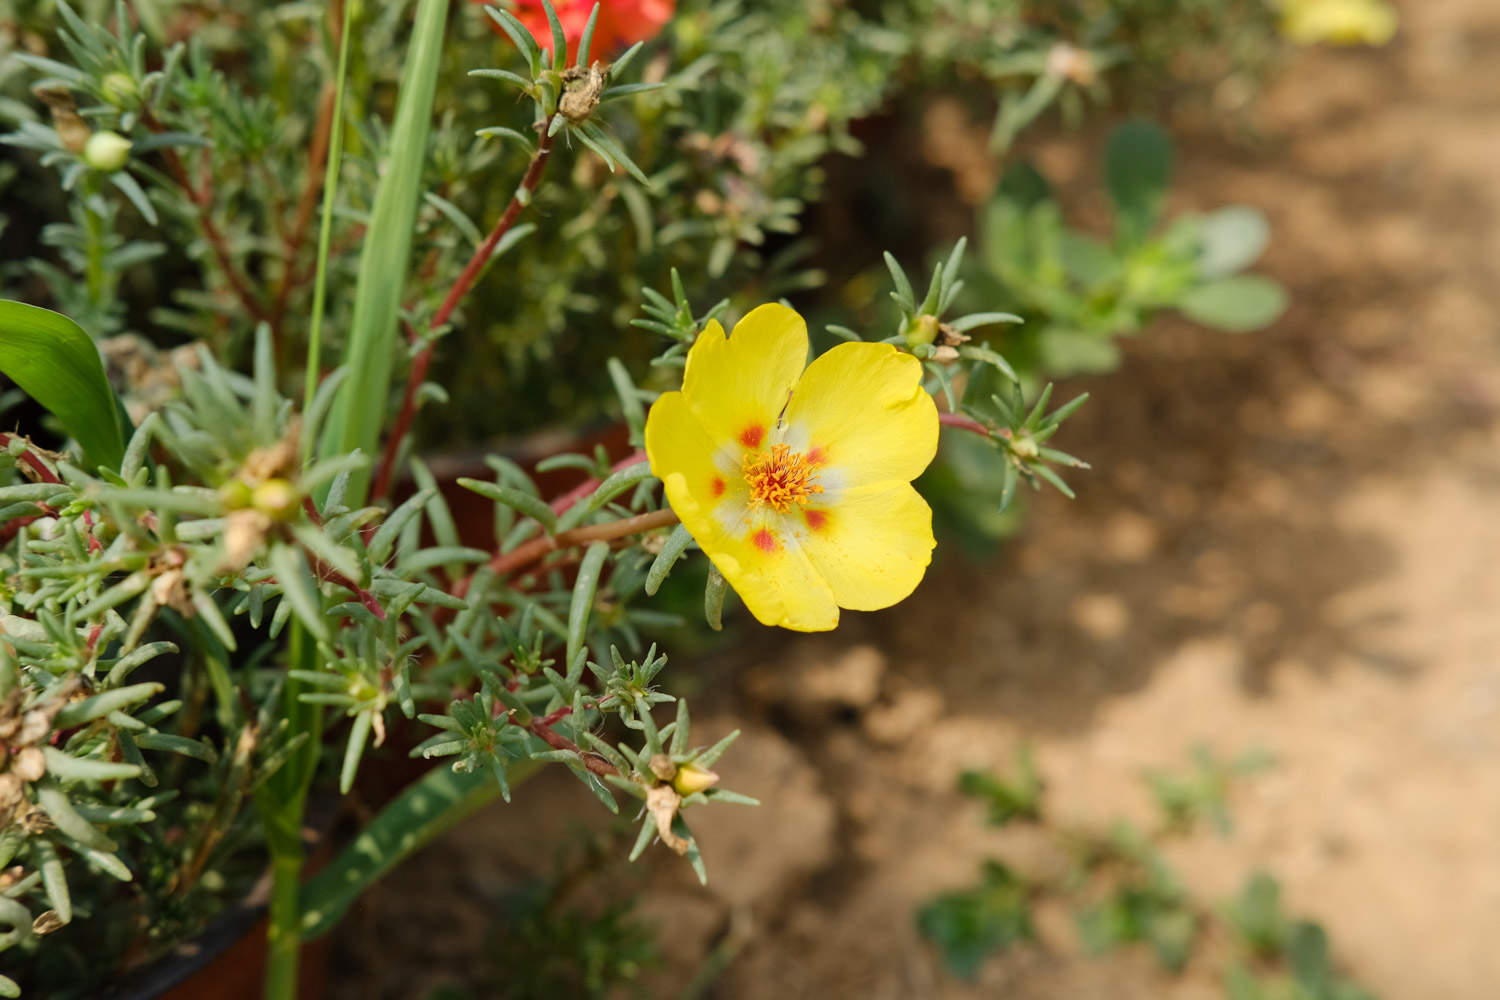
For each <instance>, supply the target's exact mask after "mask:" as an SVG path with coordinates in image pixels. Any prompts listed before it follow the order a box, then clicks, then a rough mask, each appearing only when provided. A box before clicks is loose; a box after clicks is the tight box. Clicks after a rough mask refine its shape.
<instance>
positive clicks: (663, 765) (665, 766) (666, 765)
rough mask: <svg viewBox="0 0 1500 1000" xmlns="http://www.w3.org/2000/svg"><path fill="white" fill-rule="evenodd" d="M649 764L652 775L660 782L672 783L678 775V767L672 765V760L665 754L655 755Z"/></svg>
mask: <svg viewBox="0 0 1500 1000" xmlns="http://www.w3.org/2000/svg"><path fill="white" fill-rule="evenodd" d="M648 763H649V765H650V767H651V773H652V774H654V775H656V777H657V780H658V781H671V780H672V778H673V776H674V775H676V774H677V765H676V764H674V763H672V758H671V757H668V756H667V755H666V754H664V753H659V754H653V755H652V757H651V760H650V761H649V762H648Z"/></svg>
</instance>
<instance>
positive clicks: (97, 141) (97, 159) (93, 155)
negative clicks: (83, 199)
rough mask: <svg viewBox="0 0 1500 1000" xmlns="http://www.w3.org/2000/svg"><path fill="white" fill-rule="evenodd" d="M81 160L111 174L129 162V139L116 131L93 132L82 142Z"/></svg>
mask: <svg viewBox="0 0 1500 1000" xmlns="http://www.w3.org/2000/svg"><path fill="white" fill-rule="evenodd" d="M83 162H85V163H87V164H88V165H89V166H91V167H93V168H94V169H95V170H98V171H102V172H103V173H106V174H112V173H114V172H115V171H116V170H119V169H121V168H123V167H124V166H125V164H127V163H129V162H130V140H129V139H127V138H125V137H124V136H123V135H121V134H120V133H118V132H109V131H99V132H95V133H94V134H93V135H91V136H89V138H88V142H86V143H84V146H83Z"/></svg>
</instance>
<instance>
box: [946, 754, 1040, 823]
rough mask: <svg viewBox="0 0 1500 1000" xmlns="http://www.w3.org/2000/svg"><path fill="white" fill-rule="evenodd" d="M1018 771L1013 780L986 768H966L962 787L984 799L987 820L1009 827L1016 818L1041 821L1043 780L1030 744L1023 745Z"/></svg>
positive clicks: (1017, 763)
mask: <svg viewBox="0 0 1500 1000" xmlns="http://www.w3.org/2000/svg"><path fill="white" fill-rule="evenodd" d="M1016 771H1017V773H1016V776H1015V778H1013V779H1011V780H1006V779H1004V778H997V777H995V776H994V775H992V774H989V773H987V772H985V771H964V772H963V773H962V774H960V775H959V776H958V790H959V791H960V792H962V793H963V794H965V795H968V796H972V797H973V798H977V799H979V800H981V801H982V802H984V804H985V807H986V812H985V820H986V821H987V822H988V823H990V824H991V825H992V826H1005V825H1006V824H1007V823H1010V822H1011V821H1012V820H1030V821H1036V820H1039V819H1041V818H1042V779H1041V777H1040V776H1039V775H1038V774H1037V773H1036V762H1035V761H1034V760H1033V759H1032V756H1031V748H1030V747H1027V746H1023V747H1021V749H1020V750H1019V751H1018V752H1017V753H1016Z"/></svg>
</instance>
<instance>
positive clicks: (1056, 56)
mask: <svg viewBox="0 0 1500 1000" xmlns="http://www.w3.org/2000/svg"><path fill="white" fill-rule="evenodd" d="M1047 72H1048V73H1049V74H1050V75H1052V76H1060V77H1062V78H1063V79H1065V80H1071V81H1072V82H1073V83H1076V84H1078V86H1080V87H1087V86H1089V85H1090V84H1092V83H1093V82H1094V81H1095V80H1097V79H1098V78H1099V70H1098V67H1096V66H1095V65H1094V57H1093V56H1091V55H1090V54H1089V53H1088V52H1087V51H1085V50H1084V49H1080V48H1078V47H1077V46H1075V45H1069V44H1068V43H1067V42H1058V43H1057V44H1056V45H1054V46H1052V50H1051V51H1050V52H1048V53H1047Z"/></svg>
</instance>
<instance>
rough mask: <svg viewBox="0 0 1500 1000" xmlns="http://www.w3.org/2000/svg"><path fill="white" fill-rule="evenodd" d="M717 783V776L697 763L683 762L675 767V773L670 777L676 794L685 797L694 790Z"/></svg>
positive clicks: (705, 789) (698, 790)
mask: <svg viewBox="0 0 1500 1000" xmlns="http://www.w3.org/2000/svg"><path fill="white" fill-rule="evenodd" d="M718 783H719V776H718V775H717V774H715V773H714V772H712V771H710V770H709V769H708V768H706V767H699V766H698V765H697V764H684V765H682V766H681V767H679V768H678V769H677V775H676V776H675V777H674V778H673V779H672V787H673V788H675V789H676V790H677V794H678V795H681V796H682V797H683V798H687V797H688V796H689V795H692V794H693V793H694V792H703V791H707V790H708V789H710V788H712V787H714V786H715V785H717V784H718Z"/></svg>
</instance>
